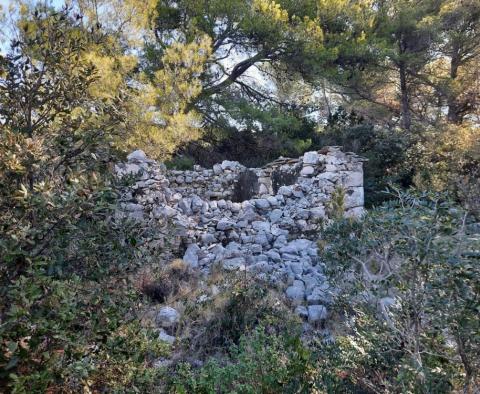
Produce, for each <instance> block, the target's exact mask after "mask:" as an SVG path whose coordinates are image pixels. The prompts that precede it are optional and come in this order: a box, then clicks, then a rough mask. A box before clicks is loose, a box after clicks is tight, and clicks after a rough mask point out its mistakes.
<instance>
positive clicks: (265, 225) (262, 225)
mask: <svg viewBox="0 0 480 394" xmlns="http://www.w3.org/2000/svg"><path fill="white" fill-rule="evenodd" d="M252 228H253V229H254V230H257V231H264V232H269V231H270V223H269V222H263V221H254V222H252Z"/></svg>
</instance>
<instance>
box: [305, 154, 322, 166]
mask: <svg viewBox="0 0 480 394" xmlns="http://www.w3.org/2000/svg"><path fill="white" fill-rule="evenodd" d="M319 160H320V156H319V154H318V152H315V151H313V152H305V153H304V154H303V163H304V164H313V165H315V164H317V163H318V162H319Z"/></svg>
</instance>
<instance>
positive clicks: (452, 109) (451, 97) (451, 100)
mask: <svg viewBox="0 0 480 394" xmlns="http://www.w3.org/2000/svg"><path fill="white" fill-rule="evenodd" d="M459 65H460V60H459V58H458V54H457V53H454V54H452V60H451V61H450V82H453V81H455V79H456V78H457V76H458V67H459ZM447 105H448V114H447V119H448V121H449V122H452V123H455V124H461V123H462V121H463V117H462V116H461V115H460V109H459V108H458V102H457V100H456V97H455V93H454V92H452V91H451V90H450V89H449V90H448V97H447Z"/></svg>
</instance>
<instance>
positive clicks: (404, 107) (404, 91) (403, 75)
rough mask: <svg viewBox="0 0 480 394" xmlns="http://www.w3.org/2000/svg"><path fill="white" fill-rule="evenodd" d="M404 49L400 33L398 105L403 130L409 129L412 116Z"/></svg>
mask: <svg viewBox="0 0 480 394" xmlns="http://www.w3.org/2000/svg"><path fill="white" fill-rule="evenodd" d="M406 51H407V49H406V45H405V43H404V37H403V34H401V35H400V37H399V40H398V52H399V61H398V73H399V76H400V105H401V114H402V127H403V129H404V130H410V127H411V125H412V117H411V114H410V100H409V96H408V85H407V64H406V62H405V59H403V56H404V55H405V53H406Z"/></svg>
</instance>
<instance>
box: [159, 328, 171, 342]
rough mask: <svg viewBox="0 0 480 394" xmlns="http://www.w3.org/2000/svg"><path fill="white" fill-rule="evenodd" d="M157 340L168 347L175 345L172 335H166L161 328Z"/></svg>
mask: <svg viewBox="0 0 480 394" xmlns="http://www.w3.org/2000/svg"><path fill="white" fill-rule="evenodd" d="M158 340H159V341H162V342H166V343H168V344H170V345H173V344H174V343H175V337H174V336H172V335H168V334H167V332H166V331H165V330H164V329H163V328H162V329H161V330H160V333H159V334H158Z"/></svg>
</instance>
